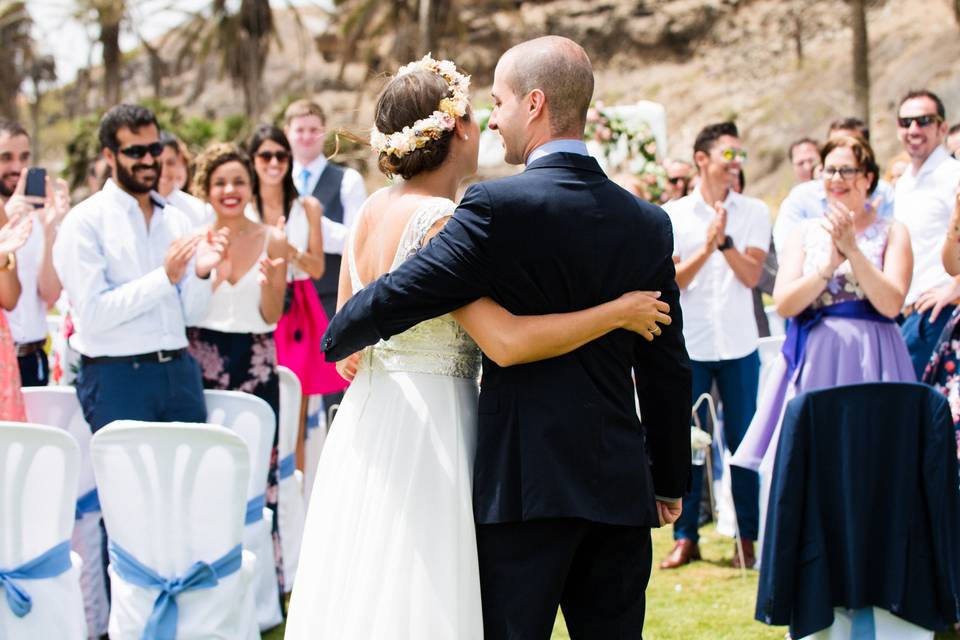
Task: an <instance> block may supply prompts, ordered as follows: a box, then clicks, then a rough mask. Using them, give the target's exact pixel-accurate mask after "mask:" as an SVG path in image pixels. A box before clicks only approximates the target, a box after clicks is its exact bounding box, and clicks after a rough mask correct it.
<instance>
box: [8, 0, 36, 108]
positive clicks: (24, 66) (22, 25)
mask: <svg viewBox="0 0 960 640" xmlns="http://www.w3.org/2000/svg"><path fill="white" fill-rule="evenodd" d="M32 26H33V21H32V20H31V19H30V14H29V13H27V7H26V3H25V2H21V1H19V0H17V1H14V2H2V3H0V115H2V116H3V117H5V118H10V119H12V120H16V119H17V117H18V114H17V95H18V92H19V90H20V85H21V84H22V83H23V80H24V79H25V78H26V76H27V72H28V70H29V66H30V61H31V60H32V57H33V39H32V38H31V37H30V29H31V27H32Z"/></svg>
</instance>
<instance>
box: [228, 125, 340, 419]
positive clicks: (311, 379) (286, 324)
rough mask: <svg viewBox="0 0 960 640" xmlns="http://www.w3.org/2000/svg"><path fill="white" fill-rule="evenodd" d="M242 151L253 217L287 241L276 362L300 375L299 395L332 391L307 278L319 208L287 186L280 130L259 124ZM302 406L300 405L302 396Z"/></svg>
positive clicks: (314, 260) (315, 254) (319, 270)
mask: <svg viewBox="0 0 960 640" xmlns="http://www.w3.org/2000/svg"><path fill="white" fill-rule="evenodd" d="M247 152H248V153H249V154H250V156H251V157H252V158H253V164H254V169H255V170H256V176H255V184H254V204H255V206H256V212H257V214H258V216H259V218H260V219H261V220H262V221H263V222H264V223H265V224H269V225H274V226H276V225H282V227H283V228H284V231H285V233H286V236H287V241H288V242H289V243H290V256H289V258H288V260H287V262H288V264H289V265H290V268H289V271H288V281H289V282H290V286H289V287H287V302H286V305H285V307H284V309H285V310H284V314H283V317H282V318H281V319H280V323H279V324H278V325H277V330H276V333H275V334H274V336H275V339H276V343H277V361H278V362H279V364H281V365H283V366H285V367H287V368H289V369H291V370H292V371H293V372H294V373H295V374H297V377H298V378H299V379H300V385H301V387H302V390H303V394H304V396H310V395H318V394H327V393H334V392H337V391H342V390H343V389H345V388H346V387H347V384H348V383H347V382H346V381H345V380H344V379H343V378H341V377H340V375H339V374H338V373H337V370H336V367H335V366H334V365H333V363H328V362H324V360H323V358H322V357H320V339H321V338H322V337H323V332H324V330H326V328H327V321H328V318H327V316H326V314H325V313H324V311H323V307H322V306H321V305H320V299H319V298H318V297H317V291H316V289H315V288H314V286H313V283H312V282H311V279H317V278H320V277H321V276H322V275H323V271H324V259H323V233H322V231H321V219H322V217H323V207H322V206H321V204H320V202H319V201H318V200H317V199H316V198H313V197H311V196H304V197H300V196H299V195H298V193H297V189H296V187H295V186H294V184H293V157H292V154H291V150H290V143H289V142H288V141H287V137H286V136H285V135H284V133H283V131H282V130H280V129H279V128H277V127H274V126H272V125H260V126H259V127H257V129H256V130H255V131H254V132H253V135H252V136H251V138H250V141H249V143H248V144H247ZM303 406H304V407H306V400H305V399H304V402H303Z"/></svg>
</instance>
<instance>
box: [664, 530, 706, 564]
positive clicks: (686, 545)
mask: <svg viewBox="0 0 960 640" xmlns="http://www.w3.org/2000/svg"><path fill="white" fill-rule="evenodd" d="M699 559H700V547H698V546H697V543H696V542H694V541H693V540H687V539H684V538H681V539H680V540H677V542H676V544H674V545H673V549H671V550H670V553H669V554H667V557H666V558H664V559H663V562H661V563H660V568H661V569H676V568H677V567H682V566H683V565H685V564H690V563H691V562H692V561H694V560H699Z"/></svg>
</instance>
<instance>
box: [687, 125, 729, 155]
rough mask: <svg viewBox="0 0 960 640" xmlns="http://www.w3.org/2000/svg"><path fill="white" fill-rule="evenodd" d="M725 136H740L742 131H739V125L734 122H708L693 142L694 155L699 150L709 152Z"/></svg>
mask: <svg viewBox="0 0 960 640" xmlns="http://www.w3.org/2000/svg"><path fill="white" fill-rule="evenodd" d="M723 136H733V137H734V138H739V137H740V132H739V131H737V125H735V124H734V123H732V122H717V123H715V124H708V125H707V126H705V127H704V128H703V129H701V130H700V133H698V134H697V139H696V141H695V142H694V143H693V153H694V155H696V153H697V151H703V152H704V153H707V154H709V153H710V150H711V149H713V144H714V143H715V142H716V141H717V140H719V139H720V138H721V137H723Z"/></svg>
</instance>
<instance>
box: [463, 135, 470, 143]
mask: <svg viewBox="0 0 960 640" xmlns="http://www.w3.org/2000/svg"><path fill="white" fill-rule="evenodd" d="M469 139H470V136H468V135H466V134H464V136H463V141H464V142H466V141H467V140H469Z"/></svg>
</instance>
